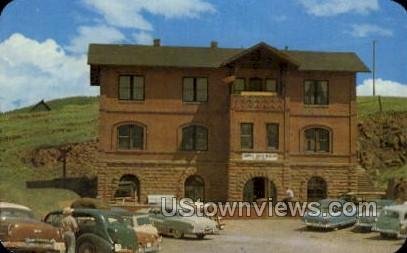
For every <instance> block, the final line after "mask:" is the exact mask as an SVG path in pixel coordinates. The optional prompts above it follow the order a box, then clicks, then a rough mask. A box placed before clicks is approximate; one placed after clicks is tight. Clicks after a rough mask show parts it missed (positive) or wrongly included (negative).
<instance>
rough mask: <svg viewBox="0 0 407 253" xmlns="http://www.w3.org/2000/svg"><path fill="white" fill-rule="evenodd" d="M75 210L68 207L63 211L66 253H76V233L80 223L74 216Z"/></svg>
mask: <svg viewBox="0 0 407 253" xmlns="http://www.w3.org/2000/svg"><path fill="white" fill-rule="evenodd" d="M72 213H73V209H72V208H70V207H66V208H64V210H63V215H64V218H63V219H62V231H63V237H64V241H65V247H66V253H75V248H76V239H75V233H76V232H77V231H78V229H79V227H78V223H77V222H76V220H75V218H74V217H73V216H72Z"/></svg>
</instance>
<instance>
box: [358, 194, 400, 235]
mask: <svg viewBox="0 0 407 253" xmlns="http://www.w3.org/2000/svg"><path fill="white" fill-rule="evenodd" d="M374 202H375V203H376V213H377V214H380V212H381V211H382V210H383V208H384V207H386V206H392V205H395V202H394V200H391V199H377V200H374ZM376 218H377V217H375V216H366V215H363V214H361V215H358V217H357V220H356V224H355V226H356V228H358V229H360V230H363V231H371V229H372V227H373V225H374V224H375V222H376Z"/></svg>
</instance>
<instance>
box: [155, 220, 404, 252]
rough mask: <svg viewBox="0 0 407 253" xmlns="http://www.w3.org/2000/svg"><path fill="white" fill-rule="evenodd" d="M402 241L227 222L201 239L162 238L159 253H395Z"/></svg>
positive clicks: (296, 225) (281, 224) (294, 224)
mask: <svg viewBox="0 0 407 253" xmlns="http://www.w3.org/2000/svg"><path fill="white" fill-rule="evenodd" d="M402 243H403V241H402V240H389V239H386V240H383V239H381V238H380V237H379V236H378V234H377V233H356V232H353V231H352V228H345V229H341V230H337V231H330V232H322V231H308V230H307V229H305V228H304V226H303V225H302V223H301V221H300V220H298V219H290V218H285V219H284V218H280V219H263V220H229V221H227V227H226V230H224V231H221V233H220V234H219V235H212V236H208V237H207V238H205V239H204V240H197V239H195V238H193V237H191V238H185V239H183V240H176V239H173V238H168V237H165V238H164V239H163V244H162V246H163V249H162V251H161V252H162V253H172V252H174V253H175V252H194V253H201V252H202V253H203V252H210V253H218V252H219V253H220V252H222V253H229V252H239V253H240V252H244V253H246V252H247V253H251V252H283V253H285V252H287V253H288V252H302V253H308V252H309V253H311V252H312V253H315V252H329V253H336V252H338V253H339V252H340V253H353V252H358V253H359V252H360V253H362V252H363V253H365V252H368V253H376V252H377V253H382V252H395V251H396V250H397V249H399V248H400V247H401V245H402Z"/></svg>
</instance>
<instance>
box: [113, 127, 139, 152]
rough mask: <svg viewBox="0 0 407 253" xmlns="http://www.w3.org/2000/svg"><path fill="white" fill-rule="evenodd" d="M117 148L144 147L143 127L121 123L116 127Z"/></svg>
mask: <svg viewBox="0 0 407 253" xmlns="http://www.w3.org/2000/svg"><path fill="white" fill-rule="evenodd" d="M117 146H118V148H119V149H144V128H143V127H141V126H138V125H134V124H129V125H122V126H119V127H118V128H117Z"/></svg>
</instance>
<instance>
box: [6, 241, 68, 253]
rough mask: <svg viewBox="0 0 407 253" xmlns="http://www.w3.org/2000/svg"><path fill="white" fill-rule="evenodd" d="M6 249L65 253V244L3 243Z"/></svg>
mask: <svg viewBox="0 0 407 253" xmlns="http://www.w3.org/2000/svg"><path fill="white" fill-rule="evenodd" d="M3 245H4V247H6V248H7V249H10V250H14V251H34V252H60V253H62V252H65V243H63V242H55V243H53V244H44V243H35V242H32V243H31V242H30V243H27V242H3Z"/></svg>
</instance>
